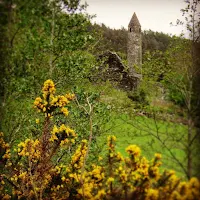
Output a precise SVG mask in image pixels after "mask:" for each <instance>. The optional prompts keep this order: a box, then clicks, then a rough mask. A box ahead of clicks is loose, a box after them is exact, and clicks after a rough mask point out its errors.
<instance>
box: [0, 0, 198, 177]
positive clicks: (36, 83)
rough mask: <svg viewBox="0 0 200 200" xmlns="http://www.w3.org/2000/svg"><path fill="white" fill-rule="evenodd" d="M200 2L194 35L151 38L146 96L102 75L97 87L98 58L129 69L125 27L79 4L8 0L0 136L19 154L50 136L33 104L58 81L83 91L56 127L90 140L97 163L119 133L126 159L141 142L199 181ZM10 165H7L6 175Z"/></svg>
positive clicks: (0, 44)
mask: <svg viewBox="0 0 200 200" xmlns="http://www.w3.org/2000/svg"><path fill="white" fill-rule="evenodd" d="M195 2H196V1H195ZM193 3H194V2H193ZM198 4H199V1H197V2H196V4H195V3H194V6H192V5H193V4H190V3H187V6H186V8H185V9H183V10H182V12H183V14H184V15H185V16H186V21H185V22H184V23H185V24H186V26H187V28H188V31H189V32H190V39H186V38H184V37H181V36H169V35H167V34H165V33H159V32H154V31H151V30H149V31H143V32H142V41H143V44H142V49H143V65H142V69H141V68H137V66H136V68H135V70H136V71H137V72H138V73H139V74H142V79H141V80H140V84H139V86H138V88H137V90H134V91H128V92H127V91H122V90H120V89H119V88H117V86H116V84H115V83H113V82H110V81H109V80H107V81H106V82H103V81H102V79H101V77H100V78H99V79H98V77H97V79H96V81H95V82H94V81H92V80H93V79H92V78H93V77H94V76H95V77H96V76H98V75H99V71H98V68H99V67H100V66H102V63H103V62H102V61H100V60H99V59H98V56H99V55H100V54H102V53H103V52H105V51H107V50H110V51H113V52H116V53H117V54H118V55H119V56H120V57H121V59H122V62H123V63H124V64H125V65H126V66H127V59H126V44H127V30H126V29H125V28H122V29H119V30H115V29H114V30H113V29H110V28H109V27H106V25H104V24H102V25H97V24H91V21H90V19H91V16H89V15H87V14H83V13H84V12H83V11H85V9H86V6H85V5H81V3H80V1H79V0H69V1H65V0H52V1H48V0H35V1H28V0H2V1H0V12H1V13H2V16H1V18H0V71H1V73H0V79H1V82H0V131H2V132H3V133H4V136H5V140H6V142H8V143H9V145H10V148H11V152H13V151H14V149H15V148H16V147H17V145H18V144H19V143H20V142H22V141H24V140H26V139H27V138H30V139H35V138H38V137H40V135H41V129H42V127H43V125H42V124H41V123H38V122H39V121H41V120H42V116H41V115H39V117H38V113H36V112H35V111H34V110H33V109H32V107H33V101H34V99H35V97H36V96H38V95H39V94H40V91H41V85H42V84H43V82H44V81H45V80H48V79H52V80H53V81H54V83H55V85H56V88H57V90H58V93H66V92H71V93H74V94H75V98H74V101H72V102H71V103H70V105H68V111H69V113H70V115H69V117H68V118H62V117H60V116H57V115H56V116H55V118H54V120H55V121H54V122H55V123H56V124H57V125H61V124H62V123H67V124H68V125H69V126H70V127H72V129H73V130H75V132H76V133H77V135H78V139H77V140H76V144H77V145H78V144H81V141H82V140H83V139H87V140H89V143H90V145H89V149H90V153H89V157H88V159H89V160H90V161H94V162H96V161H97V160H98V156H99V155H102V156H105V153H104V150H105V148H106V146H105V143H106V139H105V138H107V136H108V135H110V134H112V135H115V136H117V138H118V140H117V145H116V149H117V150H118V151H120V152H121V153H122V155H126V152H125V151H124V149H125V147H127V145H129V144H137V145H138V146H140V147H141V149H142V151H143V153H144V155H145V156H146V157H147V158H148V159H151V158H152V157H153V155H154V154H155V153H156V152H157V153H161V154H162V155H163V159H162V162H163V166H162V169H165V168H168V169H174V170H176V171H177V172H178V175H179V176H180V177H182V178H183V179H186V178H187V179H190V178H191V177H192V176H198V177H199V169H198V166H199V165H198V160H199V157H198V156H199V153H198V152H199V149H198V146H199V145H198V144H199V141H200V140H199V116H200V115H199V101H200V96H199V94H200V93H199V88H200V87H199V77H200V76H199V57H198V53H199V49H200V48H199V35H198V31H197V30H199V29H198V28H199V23H198V20H197V19H196V18H193V14H195V15H196V14H198V11H197V10H196V9H195V6H198ZM187 13H189V14H188V15H187ZM105 67H106V66H105ZM44 112H45V111H44ZM36 119H37V120H36ZM36 122H37V123H36ZM49 126H50V125H49ZM76 147H77V146H76V145H74V146H72V147H70V149H68V150H66V149H61V150H60V151H59V155H62V156H61V158H60V159H61V160H62V161H63V162H64V163H65V162H68V161H69V155H70V156H72V155H73V153H75V151H76ZM3 153H4V150H3V149H0V156H1V157H2V156H3ZM54 161H55V160H54ZM5 164H6V161H5V160H3V161H2V162H1V163H0V165H1V166H0V170H1V171H2V172H4V165H5ZM88 167H90V166H88Z"/></svg>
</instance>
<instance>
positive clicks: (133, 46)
mask: <svg viewBox="0 0 200 200" xmlns="http://www.w3.org/2000/svg"><path fill="white" fill-rule="evenodd" d="M127 59H128V68H129V73H130V75H133V76H134V74H135V70H134V65H137V66H139V67H140V66H141V65H142V35H141V25H140V22H139V20H138V18H137V16H136V14H135V13H134V14H133V16H132V18H131V20H130V22H129V25H128V44H127Z"/></svg>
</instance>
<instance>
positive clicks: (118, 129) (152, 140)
mask: <svg viewBox="0 0 200 200" xmlns="http://www.w3.org/2000/svg"><path fill="white" fill-rule="evenodd" d="M105 129H106V132H105V133H104V134H103V135H102V136H100V137H99V138H98V139H99V142H100V143H101V144H106V139H107V136H108V135H115V136H116V137H117V143H116V150H117V151H119V152H121V153H122V154H123V155H124V156H126V155H127V154H126V152H125V149H126V147H127V146H128V145H130V144H136V145H138V146H139V147H140V148H141V150H142V155H143V156H145V157H147V158H148V159H152V158H153V156H154V154H155V153H161V154H162V162H163V166H162V167H161V169H163V168H167V169H172V170H175V171H176V172H177V175H179V177H183V176H184V172H183V170H182V168H181V167H180V165H181V164H183V165H184V164H185V163H184V160H185V152H184V149H183V144H182V143H183V142H184V140H185V139H184V138H185V135H186V131H187V129H186V126H184V125H180V124H174V123H170V122H164V121H157V120H153V119H150V118H147V117H145V116H137V117H131V118H130V117H128V115H125V114H123V115H120V114H112V118H111V120H110V122H109V123H108V124H106V126H105ZM105 151H106V145H105V149H103V152H105ZM103 154H104V153H103ZM177 160H178V161H179V162H180V163H181V164H180V163H178V162H177Z"/></svg>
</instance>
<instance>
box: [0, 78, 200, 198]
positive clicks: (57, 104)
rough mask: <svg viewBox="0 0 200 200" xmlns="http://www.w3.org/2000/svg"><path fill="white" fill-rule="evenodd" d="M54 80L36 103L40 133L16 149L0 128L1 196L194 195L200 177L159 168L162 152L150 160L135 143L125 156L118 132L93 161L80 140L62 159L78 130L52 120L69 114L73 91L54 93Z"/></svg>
mask: <svg viewBox="0 0 200 200" xmlns="http://www.w3.org/2000/svg"><path fill="white" fill-rule="evenodd" d="M55 92H56V89H55V85H54V83H53V81H52V80H47V81H46V82H45V83H44V86H43V89H42V93H43V94H42V97H37V98H36V99H35V101H34V108H36V109H37V110H38V111H39V112H41V113H43V115H44V121H41V122H40V120H39V119H36V122H37V123H43V129H42V132H41V135H40V136H39V137H38V138H34V139H30V138H28V139H26V140H25V141H22V142H20V143H19V144H18V148H17V149H16V150H15V151H12V150H11V149H10V146H9V144H7V143H6V142H5V141H4V139H3V133H0V146H1V149H0V150H1V151H0V153H1V157H2V161H1V163H2V165H4V166H5V169H4V170H3V173H2V174H0V199H69V200H70V199H74V200H76V199H91V200H101V199H140V200H159V199H161V200H166V199H170V200H178V199H180V200H182V199H190V200H193V199H194V200H197V199H199V197H200V181H199V180H198V179H197V178H191V179H190V180H189V181H187V182H186V181H181V180H180V179H179V178H178V177H177V176H176V175H175V172H173V171H164V172H163V173H161V172H160V170H159V167H160V165H161V164H162V163H161V155H160V154H155V157H154V158H153V159H152V160H150V161H149V160H147V159H146V158H145V157H143V156H142V155H141V149H140V148H139V147H138V146H137V145H130V146H128V147H127V148H126V152H127V154H128V157H123V156H122V155H121V154H120V153H119V152H116V150H115V143H116V137H115V136H109V137H108V143H107V152H108V153H107V155H105V156H104V157H103V158H102V157H101V158H99V160H98V161H96V163H88V162H87V159H86V158H87V156H88V155H87V154H88V150H89V148H90V147H89V145H88V141H87V140H82V142H81V143H80V144H78V145H77V146H76V148H75V151H74V152H73V154H72V155H71V154H69V156H68V157H69V158H68V159H67V161H66V162H65V163H62V162H60V158H58V155H59V154H58V152H59V150H60V149H62V148H66V149H70V148H71V147H72V145H74V146H75V145H76V138H77V134H76V133H75V131H74V130H73V129H71V128H70V127H69V126H67V125H66V124H60V123H57V124H55V123H54V121H53V119H54V116H55V115H63V116H64V117H67V116H68V114H69V111H68V108H67V105H68V104H69V103H70V101H72V100H73V98H74V95H73V94H66V95H58V96H56V95H55Z"/></svg>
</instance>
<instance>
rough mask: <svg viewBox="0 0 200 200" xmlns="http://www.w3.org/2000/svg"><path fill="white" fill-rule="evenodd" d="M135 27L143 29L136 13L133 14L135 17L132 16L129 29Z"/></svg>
mask: <svg viewBox="0 0 200 200" xmlns="http://www.w3.org/2000/svg"><path fill="white" fill-rule="evenodd" d="M135 26H137V27H141V25H140V22H139V20H138V18H137V16H136V14H135V12H134V14H133V16H132V18H131V21H130V22H129V25H128V27H129V28H132V27H135Z"/></svg>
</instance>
